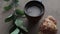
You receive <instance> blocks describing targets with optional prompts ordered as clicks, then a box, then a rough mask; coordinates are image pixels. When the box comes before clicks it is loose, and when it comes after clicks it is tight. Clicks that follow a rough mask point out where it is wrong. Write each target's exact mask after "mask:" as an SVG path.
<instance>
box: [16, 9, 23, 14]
mask: <svg viewBox="0 0 60 34" xmlns="http://www.w3.org/2000/svg"><path fill="white" fill-rule="evenodd" d="M15 12H16V14H17V15H24V11H22V10H19V9H16V10H15Z"/></svg>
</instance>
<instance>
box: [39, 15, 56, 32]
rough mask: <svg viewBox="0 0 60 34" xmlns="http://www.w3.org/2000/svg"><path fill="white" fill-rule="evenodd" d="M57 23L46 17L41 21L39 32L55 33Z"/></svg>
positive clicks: (50, 17)
mask: <svg viewBox="0 0 60 34" xmlns="http://www.w3.org/2000/svg"><path fill="white" fill-rule="evenodd" d="M56 25H57V22H56V20H55V19H54V17H52V16H48V17H47V18H45V19H44V20H43V22H42V23H41V25H40V31H41V32H46V33H47V32H50V33H53V32H56V31H57V26H56Z"/></svg>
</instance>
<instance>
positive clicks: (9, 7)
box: [4, 5, 12, 11]
mask: <svg viewBox="0 0 60 34" xmlns="http://www.w3.org/2000/svg"><path fill="white" fill-rule="evenodd" d="M11 8H12V6H11V5H9V6H5V7H4V10H5V11H8V10H10V9H11Z"/></svg>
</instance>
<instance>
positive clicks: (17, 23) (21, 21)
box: [15, 19, 28, 32]
mask: <svg viewBox="0 0 60 34" xmlns="http://www.w3.org/2000/svg"><path fill="white" fill-rule="evenodd" d="M15 24H16V26H18V27H20V28H21V29H23V30H24V31H25V32H28V30H27V28H26V27H24V22H23V20H21V19H16V21H15Z"/></svg>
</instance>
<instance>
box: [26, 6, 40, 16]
mask: <svg viewBox="0 0 60 34" xmlns="http://www.w3.org/2000/svg"><path fill="white" fill-rule="evenodd" d="M40 13H41V10H40V8H38V7H36V6H32V7H29V8H28V9H27V10H26V14H27V15H29V16H33V17H36V16H39V15H40Z"/></svg>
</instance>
